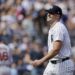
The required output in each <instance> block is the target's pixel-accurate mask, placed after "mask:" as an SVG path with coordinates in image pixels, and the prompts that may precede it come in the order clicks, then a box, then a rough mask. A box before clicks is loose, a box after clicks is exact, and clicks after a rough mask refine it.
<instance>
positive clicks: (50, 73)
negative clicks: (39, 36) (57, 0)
mask: <svg viewBox="0 0 75 75" xmlns="http://www.w3.org/2000/svg"><path fill="white" fill-rule="evenodd" d="M51 36H52V37H51ZM56 40H60V41H62V43H63V44H62V48H61V49H60V51H59V53H58V55H56V56H55V57H54V58H52V59H51V60H59V61H60V59H62V58H66V57H71V55H72V53H71V44H70V38H69V34H68V31H67V29H66V27H65V26H64V25H63V24H62V23H61V22H57V23H56V24H55V25H54V27H53V28H51V29H50V30H49V35H48V50H49V52H50V51H51V50H52V49H53V42H54V41H56ZM51 60H50V61H51ZM73 71H74V63H73V61H72V60H71V59H69V60H66V61H64V62H61V63H57V64H52V63H51V62H49V63H48V65H47V67H46V69H45V71H44V74H43V75H73Z"/></svg>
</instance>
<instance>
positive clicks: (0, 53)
mask: <svg viewBox="0 0 75 75" xmlns="http://www.w3.org/2000/svg"><path fill="white" fill-rule="evenodd" d="M11 62H12V57H11V53H10V50H9V48H8V46H7V45H6V44H5V43H4V42H3V39H2V37H1V36H0V75H10V72H11V70H10V64H11Z"/></svg>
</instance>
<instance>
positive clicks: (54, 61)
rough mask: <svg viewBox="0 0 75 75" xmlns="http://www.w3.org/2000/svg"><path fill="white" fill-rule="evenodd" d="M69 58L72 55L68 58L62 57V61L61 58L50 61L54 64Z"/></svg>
mask: <svg viewBox="0 0 75 75" xmlns="http://www.w3.org/2000/svg"><path fill="white" fill-rule="evenodd" d="M69 59H70V57H66V58H63V59H61V61H60V59H59V60H51V61H50V62H51V63H52V64H57V63H58V62H64V61H66V60H69Z"/></svg>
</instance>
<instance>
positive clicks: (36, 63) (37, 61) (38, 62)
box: [32, 60, 42, 66]
mask: <svg viewBox="0 0 75 75" xmlns="http://www.w3.org/2000/svg"><path fill="white" fill-rule="evenodd" d="M41 64H42V60H35V61H33V63H32V65H33V66H39V65H41Z"/></svg>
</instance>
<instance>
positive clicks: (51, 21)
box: [47, 13, 56, 24]
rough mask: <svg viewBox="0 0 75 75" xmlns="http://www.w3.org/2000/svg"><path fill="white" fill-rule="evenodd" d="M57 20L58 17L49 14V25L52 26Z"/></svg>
mask: <svg viewBox="0 0 75 75" xmlns="http://www.w3.org/2000/svg"><path fill="white" fill-rule="evenodd" d="M55 20H56V15H54V14H50V13H48V14H47V22H48V23H49V24H52V23H53V22H54V21H55Z"/></svg>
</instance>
